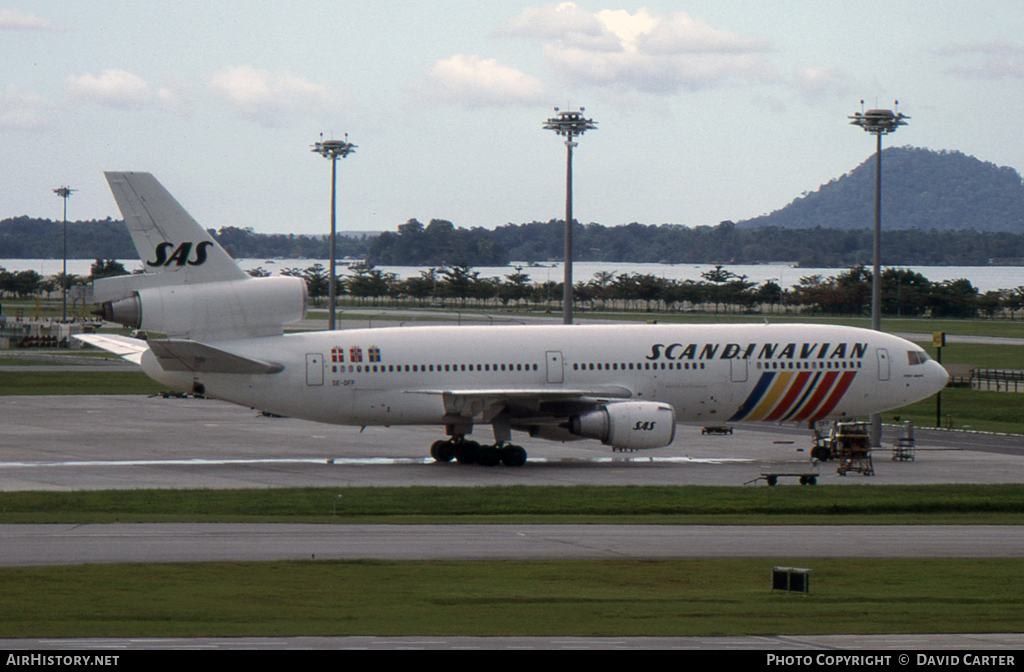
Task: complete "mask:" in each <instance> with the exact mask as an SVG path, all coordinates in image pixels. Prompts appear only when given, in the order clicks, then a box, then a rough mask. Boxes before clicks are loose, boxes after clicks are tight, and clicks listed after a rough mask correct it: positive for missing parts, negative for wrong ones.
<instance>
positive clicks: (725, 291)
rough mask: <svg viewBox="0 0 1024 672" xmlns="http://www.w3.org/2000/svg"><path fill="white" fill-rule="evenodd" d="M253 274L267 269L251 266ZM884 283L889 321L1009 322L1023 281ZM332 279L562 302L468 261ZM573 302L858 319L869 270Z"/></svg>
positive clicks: (655, 289) (414, 291)
mask: <svg viewBox="0 0 1024 672" xmlns="http://www.w3.org/2000/svg"><path fill="white" fill-rule="evenodd" d="M253 274H255V275H264V274H265V272H264V271H262V269H256V270H255V271H253ZM282 275H290V276H293V277H300V278H303V279H304V280H305V281H306V287H307V291H308V294H309V296H310V298H311V299H312V300H313V302H314V304H315V305H320V304H322V303H323V299H324V297H326V296H327V292H328V279H329V275H328V271H327V269H326V268H324V267H323V265H322V264H314V265H313V266H310V267H308V268H305V269H299V268H290V269H286V270H285V271H283V272H282ZM881 280H882V285H881V289H882V313H883V314H884V315H887V316H890V317H936V318H939V317H953V318H971V317H977V316H983V317H989V318H996V317H1009V318H1010V319H1014V318H1015V314H1016V313H1017V312H1019V311H1021V310H1024V286H1021V287H1017V288H1014V289H1007V290H998V291H988V292H984V293H982V292H980V291H979V290H978V289H977V288H976V287H974V285H973V284H971V282H970V281H969V280H967V279H958V280H948V281H943V282H932V281H930V280H928V279H927V278H926V277H924V276H923V275H922V274H920V273H918V272H916V271H911V270H908V269H901V268H887V269H885V270H883V271H882V277H881ZM336 281H337V292H338V296H339V297H342V299H343V300H344V299H345V297H347V302H348V303H349V304H351V305H372V306H393V307H396V306H401V305H413V306H419V307H428V306H429V307H442V308H444V307H451V308H463V309H464V308H477V309H494V308H497V309H503V310H550V311H554V310H560V309H561V300H562V283H560V282H554V281H545V282H535V281H533V280H532V279H531V278H530V276H529V274H528V273H525V272H524V268H523V267H522V266H516V267H515V269H514V272H513V273H510V274H508V275H506V276H505V277H504V278H493V277H487V278H484V277H480V272H479V271H476V270H474V269H473V268H472V267H471V266H466V265H459V266H448V267H433V268H429V269H427V270H423V271H420V273H419V275H417V276H414V277H410V278H407V279H404V280H402V279H399V277H398V276H397V274H395V273H390V272H386V271H384V270H382V269H380V268H377V267H376V266H374V265H372V264H368V263H362V264H356V265H354V266H351V267H349V268H348V272H347V273H344V274H341V275H339V276H338V277H337V279H336ZM573 302H574V308H575V309H577V310H581V311H620V310H625V311H642V312H669V313H671V312H691V311H701V312H714V313H719V312H722V313H763V314H776V313H782V312H798V313H800V314H807V315H828V316H840V315H842V316H850V315H854V316H859V315H868V314H870V309H871V271H870V269H866V268H865V267H863V266H855V267H853V268H851V269H849V270H847V271H844V272H842V273H839V274H837V275H835V276H830V277H823V276H821V275H810V276H805V277H803V278H801V279H800V281H799V282H798V283H797V284H796V285H795V286H793V287H792V288H790V289H783V288H782V287H780V286H779V285H778V284H777V283H776V282H774V281H771V280H769V281H766V282H763V283H761V284H760V285H758V284H757V283H755V282H752V281H750V280H749V279H748V278H747V276H745V275H738V274H735V273H733V272H732V271H730V270H728V269H727V268H725V267H724V266H722V265H718V266H716V267H715V268H713V269H712V270H709V271H706V272H705V273H703V274H702V277H701V279H700V280H697V281H694V280H671V279H667V278H662V277H658V276H655V275H652V274H640V273H615V272H608V271H601V272H598V273H596V274H594V276H593V277H592V278H591V279H590V280H586V281H580V282H577V283H575V284H574V285H573Z"/></svg>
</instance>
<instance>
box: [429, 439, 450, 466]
mask: <svg viewBox="0 0 1024 672" xmlns="http://www.w3.org/2000/svg"><path fill="white" fill-rule="evenodd" d="M430 456H431V457H432V458H434V460H435V461H437V462H451V461H452V459H453V458H454V457H455V447H454V446H452V442H451V441H440V440H439V441H434V443H433V444H431V446H430Z"/></svg>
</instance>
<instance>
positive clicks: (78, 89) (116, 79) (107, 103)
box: [65, 70, 156, 110]
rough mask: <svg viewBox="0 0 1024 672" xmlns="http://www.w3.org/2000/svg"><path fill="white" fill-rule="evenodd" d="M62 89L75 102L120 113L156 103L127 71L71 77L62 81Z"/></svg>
mask: <svg viewBox="0 0 1024 672" xmlns="http://www.w3.org/2000/svg"><path fill="white" fill-rule="evenodd" d="M65 85H66V88H67V91H68V93H69V94H70V95H71V96H72V97H74V98H78V99H80V100H88V101H91V102H94V103H97V104H99V105H102V106H104V107H113V108H116V109H119V110H127V109H138V108H143V107H147V106H149V105H151V104H152V103H153V102H154V100H155V99H156V96H155V94H154V92H153V90H152V88H150V86H149V84H147V83H146V81H145V80H144V79H142V78H141V77H139V76H138V75H133V74H132V73H130V72H128V71H126V70H104V71H103V72H101V73H100V74H99V75H93V74H85V75H80V76H75V75H72V76H70V77H68V78H67V80H65Z"/></svg>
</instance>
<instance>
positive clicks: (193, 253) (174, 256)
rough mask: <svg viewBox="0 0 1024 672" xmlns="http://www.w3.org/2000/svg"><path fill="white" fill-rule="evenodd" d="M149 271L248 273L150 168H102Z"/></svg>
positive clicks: (176, 277) (187, 279)
mask: <svg viewBox="0 0 1024 672" xmlns="http://www.w3.org/2000/svg"><path fill="white" fill-rule="evenodd" d="M104 175H106V178H107V183H108V184H109V185H110V190H111V192H113V194H114V200H116V201H117V207H118V208H119V209H120V210H121V214H122V215H123V216H124V221H125V224H126V225H127V226H128V231H129V233H130V234H131V237H132V242H133V243H134V244H135V249H136V250H138V253H139V258H140V259H141V260H142V263H143V267H144V269H145V271H146V273H147V274H160V275H162V276H163V278H162V280H166V282H160V284H168V285H170V284H191V283H200V282H217V281H221V280H242V279H245V278H247V277H248V275H247V274H246V272H245V271H243V270H242V269H241V268H240V267H239V266H238V264H237V263H235V261H234V259H232V258H231V257H230V256H228V253H227V252H225V251H224V248H222V247H221V246H220V245H219V244H218V243H217V241H215V240H214V239H213V237H212V236H210V234H209V233H208V232H207V231H206V230H205V229H203V227H202V226H200V225H199V223H198V222H197V221H196V220H195V219H193V218H192V216H191V215H190V214H188V212H186V210H185V209H184V208H183V207H181V205H180V204H179V203H178V201H176V200H175V199H174V197H173V196H171V194H170V192H168V191H167V190H166V189H165V188H164V187H163V185H162V184H160V182H158V181H157V179H156V178H155V177H153V175H151V174H150V173H138V172H107V173H104Z"/></svg>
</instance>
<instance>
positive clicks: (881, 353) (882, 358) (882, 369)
mask: <svg viewBox="0 0 1024 672" xmlns="http://www.w3.org/2000/svg"><path fill="white" fill-rule="evenodd" d="M875 356H877V357H878V379H879V380H889V351H888V350H886V349H885V348H877V349H876V350H875Z"/></svg>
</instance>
